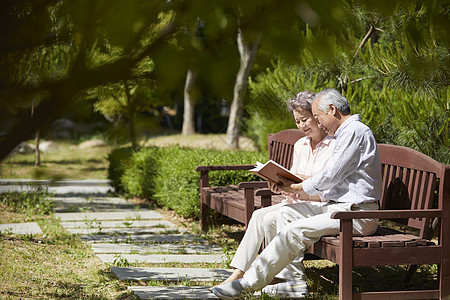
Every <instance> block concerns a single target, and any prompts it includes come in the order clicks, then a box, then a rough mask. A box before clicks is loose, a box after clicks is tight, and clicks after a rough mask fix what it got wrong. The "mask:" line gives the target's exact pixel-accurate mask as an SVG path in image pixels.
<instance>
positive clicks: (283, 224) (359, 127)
mask: <svg viewBox="0 0 450 300" xmlns="http://www.w3.org/2000/svg"><path fill="white" fill-rule="evenodd" d="M312 112H313V115H314V118H316V119H317V121H318V122H319V124H320V127H321V128H322V129H324V130H325V131H326V132H327V133H328V134H329V135H335V136H336V143H335V148H334V151H333V154H332V157H331V159H330V160H329V161H328V163H327V164H326V166H325V168H324V169H323V170H322V171H321V172H319V173H317V174H315V175H314V176H312V177H311V178H309V179H306V180H305V181H303V182H302V183H297V184H296V183H294V182H290V181H288V180H286V179H282V178H280V179H282V180H283V184H282V185H281V186H279V189H281V190H283V191H285V192H291V193H292V192H296V193H306V194H308V195H319V196H320V197H321V199H322V202H321V204H320V205H316V204H312V203H310V202H307V201H305V202H300V203H295V204H290V205H286V206H284V207H282V208H281V209H280V212H279V216H278V220H277V224H278V225H277V226H278V231H279V232H278V234H277V236H276V237H275V239H273V240H272V241H271V242H270V243H269V245H268V246H267V247H266V248H265V249H264V251H263V252H262V253H261V254H260V256H259V257H258V258H257V259H256V260H255V261H254V262H253V263H252V265H251V266H250V268H249V269H248V270H247V272H245V274H244V277H243V278H241V279H239V280H235V281H233V282H229V283H227V284H223V285H220V286H217V287H214V288H213V289H212V292H213V293H214V294H215V295H216V296H217V297H218V298H219V299H236V298H239V297H240V296H242V295H244V294H245V293H249V292H250V293H252V292H253V291H257V290H260V289H262V288H264V289H263V292H265V293H267V294H270V295H272V296H277V297H279V298H302V297H305V296H306V295H307V293H308V288H307V285H306V280H305V278H303V277H302V278H298V279H296V280H292V281H289V282H282V283H278V284H275V285H267V284H269V283H270V282H271V281H272V279H273V278H274V277H275V276H276V275H277V274H278V273H279V272H281V271H282V270H283V269H284V268H287V269H288V268H289V267H290V265H289V264H290V263H291V261H293V260H294V259H295V258H296V257H297V256H302V255H303V253H304V251H305V250H306V249H307V248H308V247H309V246H311V245H312V244H313V243H315V242H316V241H318V240H319V239H320V238H321V237H322V236H324V235H335V234H338V233H339V220H334V219H331V218H330V215H331V214H332V213H333V212H336V211H349V210H375V209H378V200H379V199H380V198H381V162H380V155H379V153H378V149H377V143H376V141H375V138H374V136H373V134H372V132H371V130H370V128H369V127H367V126H366V125H364V124H363V123H361V121H360V117H359V115H350V107H349V104H348V101H347V99H346V98H345V97H344V96H342V95H341V94H340V93H339V92H338V91H337V90H335V89H327V90H324V91H322V92H320V93H319V94H317V95H316V97H315V99H314V102H313V106H312ZM377 225H378V222H377V220H373V219H362V220H355V221H354V222H353V230H354V233H355V234H359V235H367V234H372V233H374V232H375V230H376V228H377Z"/></svg>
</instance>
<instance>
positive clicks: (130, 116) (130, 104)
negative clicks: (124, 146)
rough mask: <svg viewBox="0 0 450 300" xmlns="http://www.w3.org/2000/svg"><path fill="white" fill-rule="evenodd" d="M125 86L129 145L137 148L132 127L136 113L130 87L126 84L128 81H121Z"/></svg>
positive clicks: (134, 131)
mask: <svg viewBox="0 0 450 300" xmlns="http://www.w3.org/2000/svg"><path fill="white" fill-rule="evenodd" d="M123 85H124V88H125V94H126V96H127V104H128V131H129V135H130V142H131V147H133V149H137V146H138V143H137V139H136V130H135V128H134V117H135V115H136V109H135V107H134V105H135V103H134V101H133V99H132V98H131V97H132V96H131V93H130V87H129V86H128V82H126V81H124V82H123Z"/></svg>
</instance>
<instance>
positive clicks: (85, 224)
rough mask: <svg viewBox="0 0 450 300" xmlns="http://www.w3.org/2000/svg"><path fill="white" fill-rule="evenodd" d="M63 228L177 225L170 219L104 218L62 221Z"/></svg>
mask: <svg viewBox="0 0 450 300" xmlns="http://www.w3.org/2000/svg"><path fill="white" fill-rule="evenodd" d="M61 225H62V227H63V228H97V227H101V228H143V227H175V224H173V223H172V222H170V221H166V220H147V221H136V220H122V221H102V220H95V219H93V220H88V219H86V221H84V222H83V221H75V222H72V221H69V222H61Z"/></svg>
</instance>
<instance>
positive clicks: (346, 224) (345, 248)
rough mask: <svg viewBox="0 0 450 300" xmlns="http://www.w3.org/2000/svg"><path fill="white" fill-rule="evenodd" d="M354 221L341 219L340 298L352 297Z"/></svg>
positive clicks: (341, 299)
mask: <svg viewBox="0 0 450 300" xmlns="http://www.w3.org/2000/svg"><path fill="white" fill-rule="evenodd" d="M352 233H353V222H352V220H341V229H340V233H339V239H340V244H341V249H340V253H339V256H340V265H339V300H348V299H352V294H353V288H352V287H353V282H352V269H353V234H352Z"/></svg>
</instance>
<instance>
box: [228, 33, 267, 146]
mask: <svg viewBox="0 0 450 300" xmlns="http://www.w3.org/2000/svg"><path fill="white" fill-rule="evenodd" d="M260 37H261V34H258V35H257V37H256V39H255V40H254V41H247V40H246V39H245V37H244V34H243V32H242V30H241V28H238V35H237V43H238V48H239V54H240V57H241V64H240V66H239V71H238V73H237V75H236V81H235V83H234V91H233V101H232V103H231V107H230V116H229V118H228V127H227V138H226V142H227V146H228V148H230V149H237V148H239V135H240V132H241V120H242V117H243V107H244V97H245V94H246V92H247V85H248V76H249V75H250V70H251V68H252V64H253V59H254V58H255V55H256V51H257V49H258V44H259V40H260Z"/></svg>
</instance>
